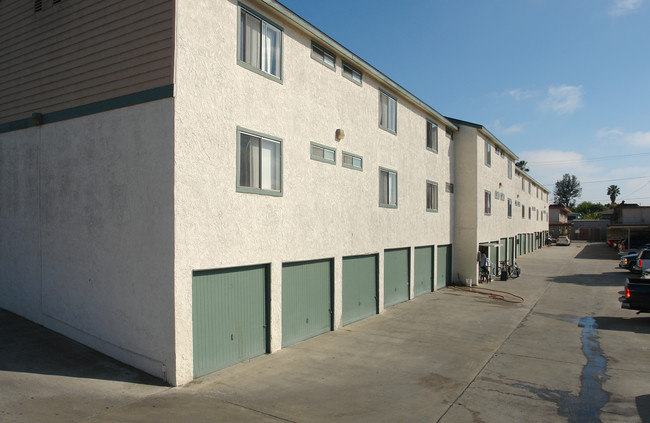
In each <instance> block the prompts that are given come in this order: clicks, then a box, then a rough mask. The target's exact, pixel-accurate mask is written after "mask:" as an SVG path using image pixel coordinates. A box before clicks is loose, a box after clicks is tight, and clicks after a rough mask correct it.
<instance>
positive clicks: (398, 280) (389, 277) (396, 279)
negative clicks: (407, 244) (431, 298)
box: [384, 248, 411, 307]
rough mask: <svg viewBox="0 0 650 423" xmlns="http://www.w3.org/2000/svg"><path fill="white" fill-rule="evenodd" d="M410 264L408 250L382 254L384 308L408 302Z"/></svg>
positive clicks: (388, 251) (389, 251)
mask: <svg viewBox="0 0 650 423" xmlns="http://www.w3.org/2000/svg"><path fill="white" fill-rule="evenodd" d="M410 262H411V259H410V257H409V249H408V248H400V249H396V250H386V251H385V252H384V307H389V306H392V305H395V304H397V303H401V302H404V301H408V299H409V278H410V272H409V268H410V267H411V266H410Z"/></svg>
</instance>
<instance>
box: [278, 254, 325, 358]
mask: <svg viewBox="0 0 650 423" xmlns="http://www.w3.org/2000/svg"><path fill="white" fill-rule="evenodd" d="M329 330H332V260H316V261H307V262H300V263H285V264H283V265H282V347H287V346H289V345H292V344H295V343H296V342H299V341H302V340H305V339H308V338H311V337H313V336H316V335H320V334H321V333H325V332H327V331H329Z"/></svg>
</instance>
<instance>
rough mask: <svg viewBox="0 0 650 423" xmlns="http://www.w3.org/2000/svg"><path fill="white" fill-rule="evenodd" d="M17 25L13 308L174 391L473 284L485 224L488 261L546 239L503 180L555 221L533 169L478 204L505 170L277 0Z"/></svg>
mask: <svg viewBox="0 0 650 423" xmlns="http://www.w3.org/2000/svg"><path fill="white" fill-rule="evenodd" d="M0 16H1V17H2V18H0V19H2V20H3V24H2V25H0V39H1V40H2V42H3V46H4V47H3V53H2V56H0V67H2V69H4V71H3V72H2V73H0V90H2V92H3V94H4V95H3V96H2V97H1V98H0V196H1V197H0V201H1V204H2V208H0V233H1V234H2V236H1V237H0V289H1V290H2V292H3V295H2V296H0V307H3V308H5V309H7V310H10V311H12V312H14V313H17V314H19V315H22V316H25V317H27V318H28V319H31V320H33V321H35V322H38V323H40V324H43V325H44V326H46V327H49V328H52V329H53V330H56V331H58V332H60V333H63V334H65V335H67V336H69V337H71V338H73V339H76V340H78V341H80V342H82V343H84V344H87V345H89V346H91V347H93V348H95V349H97V350H99V351H101V352H104V353H106V354H108V355H110V356H113V357H115V358H117V359H119V360H121V361H123V362H126V363H128V364H131V365H133V366H135V367H138V368H140V369H143V370H145V371H147V372H149V373H151V374H153V375H155V376H158V377H160V378H162V379H164V380H166V381H167V382H169V383H170V384H172V385H180V384H183V383H186V382H188V381H190V380H192V379H193V378H195V377H199V376H201V375H204V374H206V373H210V372H213V371H216V370H218V369H221V368H223V367H226V366H228V365H231V364H234V363H237V362H239V361H242V360H245V359H248V358H251V357H254V356H257V355H260V354H263V353H267V352H274V351H277V350H279V349H281V348H283V347H286V346H289V345H291V344H293V343H295V342H299V341H301V340H303V339H306V338H309V337H312V336H316V335H318V334H321V333H324V332H326V331H329V330H337V329H339V328H341V327H342V326H344V325H346V324H350V323H353V322H355V321H357V320H359V319H363V318H366V317H369V316H372V315H374V314H377V313H381V312H382V311H383V310H384V308H385V307H389V306H391V305H394V304H397V303H399V302H402V301H406V300H409V299H411V298H414V297H415V296H417V295H420V294H423V293H426V292H431V291H433V290H436V289H439V288H441V287H444V286H446V285H447V284H450V283H451V282H452V280H456V273H454V272H455V270H454V267H456V266H457V265H456V264H455V261H457V262H458V263H461V266H466V267H467V271H466V270H462V271H459V272H458V274H460V277H464V276H465V274H469V273H471V272H470V270H471V269H470V263H469V260H467V262H465V261H464V258H463V257H464V256H465V254H464V252H463V253H461V252H459V251H458V249H459V247H458V246H457V245H456V244H455V242H454V237H459V238H462V237H465V236H466V235H465V233H464V232H463V233H459V232H458V229H457V228H456V226H457V221H458V220H460V221H463V222H465V221H468V222H469V220H471V215H472V214H473V215H475V220H476V219H478V220H477V221H476V225H475V226H476V228H478V229H475V232H476V242H474V241H473V242H474V244H471V243H469V241H467V243H466V244H465V243H464V244H462V247H460V248H462V249H463V250H464V249H465V248H469V247H470V246H471V249H472V250H473V253H474V254H468V256H471V258H472V260H473V261H474V262H473V265H474V267H476V262H475V260H476V256H475V250H476V243H481V242H484V241H487V242H489V241H494V240H498V239H500V238H502V237H508V236H517V237H518V239H519V238H520V237H521V235H523V234H532V233H537V232H541V231H542V229H538V226H539V225H541V221H537V220H534V219H533V220H531V219H530V218H529V219H527V220H526V219H519V218H517V219H514V220H513V221H515V222H517V224H516V230H514V231H513V230H512V229H513V228H512V227H511V226H512V225H511V226H508V225H505V226H507V227H504V225H502V224H501V223H500V224H499V225H497V226H492V225H490V224H487V225H485V224H484V220H486V219H489V216H485V215H484V214H483V213H482V212H483V208H482V202H481V201H482V198H483V194H482V190H483V189H487V190H491V191H492V190H496V189H497V188H496V187H497V186H498V185H497V181H498V182H503V183H504V184H506V185H507V186H508V188H505V187H504V188H503V189H502V190H503V192H504V193H506V195H509V196H511V197H512V198H513V200H514V199H515V198H517V197H516V195H521V196H522V202H523V204H525V205H526V206H527V207H537V210H538V211H541V210H544V209H543V206H542V205H541V204H542V202H543V201H544V200H543V198H542V199H540V198H537V199H536V200H537V201H533V200H532V198H534V194H535V192H534V191H533V193H532V194H531V192H530V190H529V191H526V192H524V191H522V192H516V191H517V178H518V177H517V176H513V180H512V181H510V180H509V179H507V180H504V181H501V179H500V178H501V177H497V176H490V177H489V179H486V181H488V180H489V181H490V182H489V183H488V184H485V186H484V185H483V184H481V185H480V186H476V187H475V191H476V192H474V193H472V194H471V195H472V196H474V197H476V198H473V199H470V200H467V201H465V200H462V201H461V202H460V203H459V196H460V195H463V196H464V195H468V193H466V192H465V184H466V182H463V183H462V184H459V181H461V180H462V181H465V179H466V176H465V175H464V174H462V175H459V173H458V171H459V170H460V169H465V168H466V167H468V166H469V167H471V168H473V169H474V172H475V173H481V174H482V173H483V172H488V173H489V172H494V174H495V175H496V173H497V172H501V170H503V169H502V167H503V164H502V163H501V162H503V163H505V160H503V159H502V158H499V157H497V156H496V155H493V164H492V167H490V168H489V169H488V170H485V169H483V166H482V156H481V155H479V154H478V152H479V151H482V150H481V149H482V148H483V147H482V146H479V145H478V144H477V145H475V146H474V150H476V152H475V153H474V154H470V153H469V150H471V148H470V146H469V144H471V142H470V140H469V138H468V139H467V142H465V138H466V137H465V132H464V131H465V129H464V128H465V125H459V124H457V123H455V122H454V121H453V120H451V119H448V118H445V117H444V116H442V115H441V114H440V113H438V112H437V111H436V110H434V109H433V108H432V107H430V106H428V105H427V104H425V103H423V102H422V101H421V100H419V99H418V98H417V97H416V96H414V95H413V94H411V93H409V92H407V91H406V90H404V89H403V88H402V87H400V86H399V85H398V84H397V83H395V82H393V81H392V80H390V79H389V78H387V77H386V76H385V75H383V74H382V73H381V72H379V71H378V70H376V69H375V68H373V67H372V66H370V65H369V64H367V63H366V62H364V61H363V60H362V59H360V58H358V57H357V56H355V55H354V54H353V53H351V52H350V51H348V50H347V49H345V48H344V47H343V46H341V45H339V44H338V43H336V42H335V41H333V40H332V39H331V38H329V37H328V36H326V35H325V34H323V33H322V32H320V31H319V30H318V29H316V28H314V27H313V26H311V25H310V24H309V23H307V22H306V21H304V20H303V19H302V18H300V17H298V16H296V15H295V14H293V13H292V12H291V11H290V10H288V9H286V8H285V7H284V6H282V5H281V4H280V3H277V2H275V1H253V0H251V1H245V2H236V1H229V0H221V1H214V2H195V1H192V0H160V1H147V2H131V1H116V2H102V1H100V0H97V1H92V0H86V1H83V2H82V1H80V0H60V1H56V0H54V1H52V0H44V1H41V2H36V3H34V2H32V1H27V0H21V1H15V2H0ZM479 132H480V133H479V134H478V135H477V136H476V137H475V138H476V139H475V143H476V142H477V140H478V139H480V138H481V137H485V134H484V132H487V130H482V131H479ZM459 137H460V139H459ZM470 138H471V136H470ZM487 138H488V141H490V142H493V143H494V145H495V146H497V145H499V146H500V148H503V149H504V150H507V149H505V147H503V146H502V145H501V144H500V143H499V142H498V140H496V139H495V138H493V137H492V138H490V137H487ZM459 141H460V142H459ZM465 144H468V146H465ZM459 147H460V148H461V149H462V155H463V157H462V158H461V157H460V156H459V154H460V153H459V150H458V148H459ZM465 150H467V151H465ZM512 156H513V157H514V155H512ZM509 157H510V156H509ZM468 163H469V165H468ZM513 171H514V170H513ZM490 174H491V173H490ZM521 177H523V178H524V179H525V181H532V179H530V178H529V177H528V176H527V175H523V174H522V176H521ZM464 178H465V179H464ZM533 182H534V181H533ZM510 185H512V187H510ZM461 186H463V189H462V190H461V189H460V187H461ZM534 186H536V185H534ZM468 189H469V185H468ZM499 191H501V188H500V187H499ZM523 197H525V200H524V199H523ZM499 201H500V200H499ZM517 201H519V200H517ZM459 204H460V205H461V206H462V207H463V213H462V215H459V214H458V205H459ZM472 207H473V209H471V208H472ZM502 208H503V207H502V205H501V204H500V203H498V201H497V200H494V201H493V211H492V214H493V216H494V218H493V219H492V220H489V222H495V221H496V220H497V219H496V216H497V213H499V214H500V213H501V209H502ZM534 215H535V214H534V212H533V216H534ZM468 216H470V217H468ZM518 216H519V215H518ZM468 219H469V220H468ZM502 220H503V219H501V218H499V222H501V221H502ZM540 228H541V226H540ZM463 239H464V238H463ZM464 242H465V241H464ZM452 257H453V259H454V260H452ZM463 269H465V267H463Z"/></svg>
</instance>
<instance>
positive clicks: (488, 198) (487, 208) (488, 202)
mask: <svg viewBox="0 0 650 423" xmlns="http://www.w3.org/2000/svg"><path fill="white" fill-rule="evenodd" d="M484 212H485V214H486V215H489V214H492V193H491V192H490V191H485V205H484Z"/></svg>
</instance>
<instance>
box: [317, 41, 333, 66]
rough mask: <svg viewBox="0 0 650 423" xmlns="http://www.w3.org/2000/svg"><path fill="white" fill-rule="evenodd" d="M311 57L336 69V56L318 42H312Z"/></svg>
mask: <svg viewBox="0 0 650 423" xmlns="http://www.w3.org/2000/svg"><path fill="white" fill-rule="evenodd" d="M311 57H312V58H313V59H314V60H317V61H319V62H321V63H322V64H324V65H325V66H327V67H328V68H330V69H332V70H335V69H336V56H335V55H334V54H332V53H330V52H329V51H327V50H325V49H324V48H323V47H321V46H319V45H318V44H316V43H311Z"/></svg>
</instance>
